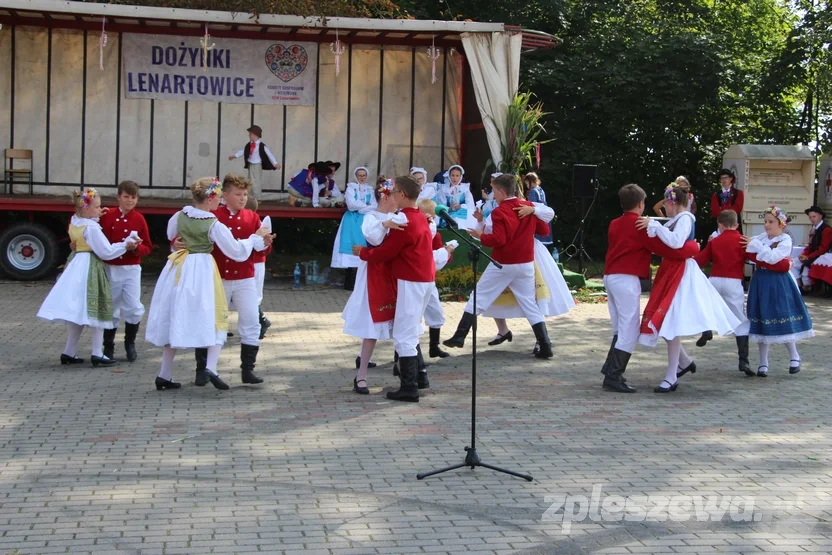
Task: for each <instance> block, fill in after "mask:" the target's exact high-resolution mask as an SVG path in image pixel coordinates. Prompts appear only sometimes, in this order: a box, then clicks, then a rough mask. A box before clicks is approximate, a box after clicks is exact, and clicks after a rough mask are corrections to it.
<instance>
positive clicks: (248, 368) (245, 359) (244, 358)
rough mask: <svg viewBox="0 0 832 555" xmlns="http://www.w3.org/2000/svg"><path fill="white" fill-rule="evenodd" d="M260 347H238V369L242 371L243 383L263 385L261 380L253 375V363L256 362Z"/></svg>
mask: <svg viewBox="0 0 832 555" xmlns="http://www.w3.org/2000/svg"><path fill="white" fill-rule="evenodd" d="M259 350H260V347H256V346H254V345H242V344H241V345H240V368H241V369H242V370H243V373H242V379H243V383H251V384H256V383H263V378H260V377H258V376H255V375H254V363H256V362H257V352H258V351H259Z"/></svg>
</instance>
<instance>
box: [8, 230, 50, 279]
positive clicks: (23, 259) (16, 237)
mask: <svg viewBox="0 0 832 555" xmlns="http://www.w3.org/2000/svg"><path fill="white" fill-rule="evenodd" d="M57 260H58V242H57V239H56V237H55V234H54V233H52V232H51V231H49V229H47V228H46V227H44V226H42V225H40V224H33V223H19V224H14V225H12V226H10V227H9V228H8V229H6V230H5V231H3V234H2V235H0V269H2V270H3V272H4V273H5V274H6V275H7V276H9V277H11V278H12V279H18V280H22V281H34V280H38V279H41V278H43V277H45V276H46V275H47V274H48V273H49V272H51V271H52V270H53V269H54V268H55V266H56V264H57Z"/></svg>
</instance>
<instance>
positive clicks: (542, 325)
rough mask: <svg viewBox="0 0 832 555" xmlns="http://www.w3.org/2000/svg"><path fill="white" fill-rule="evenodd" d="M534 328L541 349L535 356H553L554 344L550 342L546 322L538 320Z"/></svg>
mask: <svg viewBox="0 0 832 555" xmlns="http://www.w3.org/2000/svg"><path fill="white" fill-rule="evenodd" d="M532 330H533V331H534V337H535V339H537V342H538V343H539V344H540V349H539V350H538V351H537V352H536V353H535V355H534V356H536V357H537V358H552V357H553V356H554V353H552V344H551V343H550V342H549V333H548V332H547V331H546V322H538V323H537V324H535V325H533V326H532Z"/></svg>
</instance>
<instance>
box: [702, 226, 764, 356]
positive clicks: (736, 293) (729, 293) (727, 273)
mask: <svg viewBox="0 0 832 555" xmlns="http://www.w3.org/2000/svg"><path fill="white" fill-rule="evenodd" d="M716 221H717V224H718V225H719V235H717V236H716V237H714V238H713V239H711V240H710V241H708V245H707V246H706V247H705V249H704V250H703V251H702V252H700V253H699V254H697V255H696V257H694V260H696V263H697V264H699V267H700V268H704V267H705V266H707V265H708V263H710V264H711V274H710V276H709V277H708V280H709V281H710V282H711V284H713V286H714V289H716V290H717V291H718V292H719V295H720V297H722V300H724V301H725V304H727V305H728V308H730V309H731V312H732V313H733V314H734V316H736V317H737V319H738V320H739V321H740V322H741V324H740V325H739V326H738V327H737V328H736V329H735V330H734V335H735V336H736V339H737V353H738V355H739V360H740V363H739V369H740V372H746V371H750V366H749V363H748V331H749V328H750V327H751V323H750V322H749V321H748V319H747V318H746V316H745V291H744V290H743V288H742V280H743V278H744V275H745V247H744V246H743V245H742V243H741V241H742V235H740V232H739V231H738V228H739V221H738V218H737V213H736V212H734V211H733V210H725V211H723V212H720V213H719V216H717V218H716ZM713 338H714V334H713V333H712V332H710V331H706V332H705V333H703V334H702V337H700V338H699V340H698V341H697V342H696V345H697V346H698V347H704V346H705V344H706V343H707V342H708V341H710V340H711V339H713Z"/></svg>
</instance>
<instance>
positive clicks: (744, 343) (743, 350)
mask: <svg viewBox="0 0 832 555" xmlns="http://www.w3.org/2000/svg"><path fill="white" fill-rule="evenodd" d="M736 339H737V356H738V357H739V361H740V363H739V370H740V372H745V373H748V372H750V371H751V366H749V363H748V336H747V335H741V336H737V338H736Z"/></svg>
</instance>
